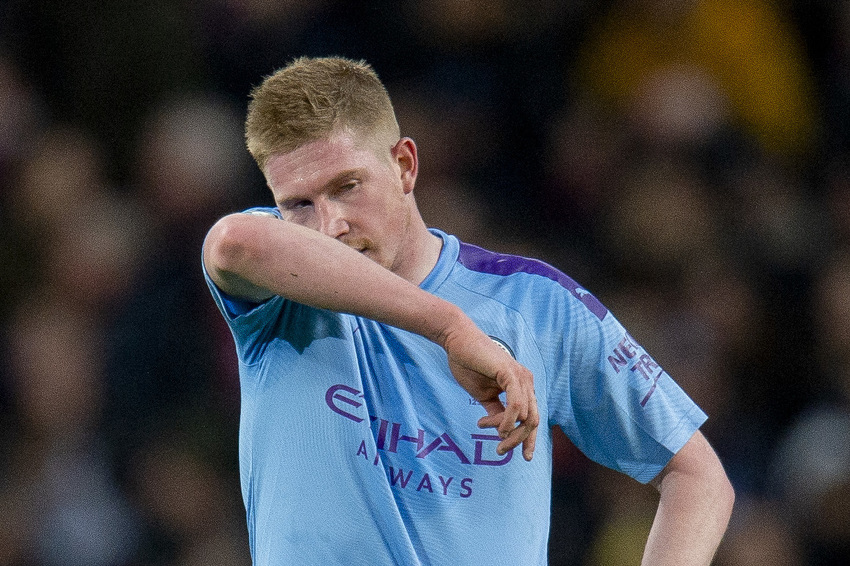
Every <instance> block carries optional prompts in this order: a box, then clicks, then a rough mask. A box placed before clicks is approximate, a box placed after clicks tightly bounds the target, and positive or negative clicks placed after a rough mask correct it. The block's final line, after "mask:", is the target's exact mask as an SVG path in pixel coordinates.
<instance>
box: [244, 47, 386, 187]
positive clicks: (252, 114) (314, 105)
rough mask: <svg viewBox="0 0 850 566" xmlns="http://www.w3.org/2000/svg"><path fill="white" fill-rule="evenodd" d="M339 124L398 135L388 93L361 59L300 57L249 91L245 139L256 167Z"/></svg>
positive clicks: (369, 132) (363, 132) (360, 131)
mask: <svg viewBox="0 0 850 566" xmlns="http://www.w3.org/2000/svg"><path fill="white" fill-rule="evenodd" d="M341 128H346V129H349V130H351V131H352V132H355V133H358V134H361V135H367V136H368V135H388V136H389V135H392V136H394V138H395V139H397V138H398V137H399V128H398V122H397V121H396V116H395V111H394V110H393V106H392V102H391V101H390V97H389V94H388V93H387V90H386V88H385V87H384V85H383V83H382V82H381V80H380V79H379V78H378V75H377V73H375V70H374V69H373V68H372V67H371V66H370V65H369V64H368V63H366V62H365V61H354V60H351V59H345V58H342V57H300V58H298V59H295V60H294V61H292V62H291V63H290V64H288V65H287V66H285V67H283V68H282V69H279V70H278V71H276V72H275V73H273V74H272V75H269V76H267V77H266V78H265V79H264V80H263V82H262V83H261V84H260V85H259V86H258V87H255V88H254V89H253V90H252V91H251V100H250V102H249V104H248V113H247V117H246V120H245V140H246V142H247V145H248V151H250V152H251V155H252V156H253V157H254V160H256V162H257V164H258V165H259V166H260V169H261V170H265V166H266V163H267V161H268V159H269V157H271V156H272V155H274V154H276V153H281V152H289V151H292V150H294V149H297V148H298V147H300V146H302V145H304V144H306V143H309V142H312V141H315V140H318V139H322V138H324V137H327V136H329V135H330V134H332V133H333V132H335V131H337V130H339V129H341Z"/></svg>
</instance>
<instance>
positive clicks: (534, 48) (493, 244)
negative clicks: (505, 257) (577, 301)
mask: <svg viewBox="0 0 850 566" xmlns="http://www.w3.org/2000/svg"><path fill="white" fill-rule="evenodd" d="M299 55H344V56H348V57H353V58H365V59H367V60H368V61H369V62H370V63H372V64H373V66H374V67H375V68H376V70H377V72H378V74H379V75H380V76H381V78H382V79H383V80H384V81H385V83H386V84H387V87H388V89H389V91H390V94H391V96H392V97H393V100H394V103H395V105H396V109H397V113H398V116H399V121H400V125H401V128H402V131H403V134H405V135H410V136H411V137H413V138H414V139H415V140H416V141H417V143H418V146H419V150H420V159H421V171H420V178H419V182H418V185H417V189H416V195H417V201H418V202H419V204H420V208H421V209H422V211H423V214H424V216H425V218H426V222H428V223H429V224H430V225H434V226H437V227H440V228H443V229H446V230H447V231H450V232H453V233H456V234H457V235H458V236H459V237H460V238H461V239H464V240H466V241H469V242H471V243H477V244H479V245H483V246H485V247H489V248H492V249H495V250H498V251H503V252H510V253H518V254H522V255H531V256H536V257H540V258H542V259H544V260H546V261H548V262H550V263H552V264H554V265H556V266H558V267H559V268H561V269H562V270H564V271H565V272H567V273H568V274H570V275H572V276H573V277H574V278H575V279H576V280H578V281H579V282H580V283H581V284H582V285H583V286H585V287H587V288H588V289H590V290H591V291H593V292H594V293H595V294H596V295H597V296H598V297H599V298H600V299H601V300H602V301H603V302H604V303H605V304H606V305H607V306H608V307H609V308H610V309H611V310H612V311H613V312H614V313H615V314H616V315H617V316H618V317H619V318H620V320H621V321H623V323H624V324H625V325H626V326H627V328H629V329H630V331H631V333H632V334H633V336H634V337H635V338H636V339H637V340H638V341H640V342H641V343H643V345H644V346H646V347H647V349H648V350H649V351H650V352H651V353H652V354H653V356H654V358H655V359H656V360H657V361H658V362H659V363H660V364H661V365H662V366H664V367H665V369H666V370H667V371H668V372H669V373H670V374H671V375H672V376H673V377H674V378H675V379H676V380H677V381H678V382H679V383H680V384H682V386H683V387H684V388H685V389H686V390H687V391H688V392H689V393H690V394H691V396H692V397H693V398H694V399H695V400H696V401H697V402H698V403H699V404H700V405H701V406H702V407H703V408H704V410H705V411H706V412H707V413H708V414H709V415H710V419H709V421H708V422H707V423H706V425H705V427H704V429H703V430H704V432H705V434H706V436H707V437H708V438H709V440H710V441H711V442H712V444H713V445H714V446H715V447H716V449H717V451H718V453H719V454H720V456H721V459H722V460H723V462H724V464H725V465H726V467H727V471H728V473H729V475H730V477H731V479H732V481H733V484H734V485H735V488H736V492H737V504H736V510H735V513H734V515H733V518H732V523H731V525H730V529H729V532H728V534H727V536H726V538H725V540H724V542H723V544H722V546H721V548H720V551H719V553H718V557H717V559H716V564H718V565H720V566H767V565H770V566H809V565H812V566H814V565H827V564H828V565H839V564H846V563H850V562H848V558H847V557H848V556H850V3H848V2H842V1H831V0H812V1H802V0H798V1H794V0H608V1H593V0H528V1H525V2H512V1H510V0H393V1H390V0H378V1H375V2H366V3H359V2H343V1H341V0H287V1H275V0H200V1H189V0H152V1H150V2H135V1H133V0H104V1H97V2H95V1H86V0H38V1H35V2H26V1H23V0H3V1H0V190H2V192H0V223H2V231H0V261H2V263H0V266H2V269H0V293H2V297H3V300H2V301H0V340H2V350H0V351H2V355H3V357H2V360H3V363H2V365H0V566H6V565H9V566H36V565H37V566H60V565H62V566H64V565H85V566H166V565H167V566H200V565H245V564H248V563H249V557H248V547H247V532H246V528H245V524H244V523H245V519H244V508H243V507H242V502H241V495H240V491H239V480H238V475H237V452H236V450H237V446H236V440H237V427H238V415H239V390H238V377H237V373H236V359H235V354H234V351H233V346H232V342H231V338H230V335H229V332H228V330H227V327H226V325H225V324H224V322H223V320H222V319H221V317H220V315H219V314H218V312H217V310H216V309H215V306H214V303H213V301H212V299H211V297H210V296H209V294H208V291H207V289H206V286H205V283H204V281H203V277H202V274H201V268H200V249H201V242H202V239H203V236H204V233H205V230H206V229H207V228H208V227H209V225H210V224H211V223H212V222H213V221H214V220H215V219H216V218H217V217H219V216H221V215H222V214H224V213H227V212H231V211H234V210H239V209H241V208H245V207H247V206H251V205H257V204H272V201H271V197H270V195H269V194H267V189H266V188H265V187H264V184H263V179H262V177H261V175H260V174H259V172H258V171H257V170H256V167H255V166H254V165H253V164H252V163H251V162H250V161H249V157H248V154H247V151H246V150H245V149H244V145H243V141H242V140H243V138H242V118H243V114H244V111H245V106H246V103H247V97H248V92H249V91H250V88H251V87H252V86H253V85H255V84H257V83H259V81H260V80H261V79H262V77H263V76H265V75H267V74H269V73H271V72H272V71H273V70H275V69H276V68H278V67H280V66H283V65H284V64H285V63H287V62H288V61H289V60H291V59H292V58H293V57H295V56H299ZM555 437H556V449H557V451H556V461H555V468H554V470H553V474H554V479H555V482H554V494H553V503H552V512H553V522H552V532H551V545H550V546H551V552H550V556H551V564H553V565H555V566H557V565H582V566H619V565H621V564H622V565H625V564H637V563H638V562H639V556H640V552H641V548H642V544H643V541H645V539H646V535H647V533H648V530H649V525H650V523H651V520H652V513H653V509H654V505H655V504H656V502H657V495H656V494H655V492H654V490H653V489H652V488H649V487H647V486H641V485H639V484H637V483H635V482H633V481H631V480H629V479H627V478H624V477H622V476H619V475H618V474H615V473H613V472H610V471H608V470H605V469H602V468H600V467H599V466H597V465H595V464H592V463H590V462H588V461H587V460H586V459H585V458H584V456H582V455H581V454H579V453H578V452H577V451H576V450H575V448H573V447H572V445H571V444H570V443H569V441H568V440H566V438H565V437H564V436H563V435H562V433H560V432H559V431H556V435H555ZM366 552H367V551H366Z"/></svg>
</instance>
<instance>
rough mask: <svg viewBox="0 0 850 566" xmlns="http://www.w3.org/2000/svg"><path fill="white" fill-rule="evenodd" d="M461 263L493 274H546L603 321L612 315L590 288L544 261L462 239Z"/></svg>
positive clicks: (459, 256) (478, 270)
mask: <svg viewBox="0 0 850 566" xmlns="http://www.w3.org/2000/svg"><path fill="white" fill-rule="evenodd" d="M458 262H459V263H460V264H461V265H462V266H464V267H465V268H467V269H469V270H471V271H476V272H478V273H489V274H492V275H512V274H514V273H528V274H530V275H539V276H541V277H546V278H547V279H551V280H552V281H555V282H556V283H558V284H559V285H560V286H561V287H563V288H564V289H566V290H568V291H569V292H570V293H572V294H573V296H574V297H575V298H577V299H578V300H579V301H581V302H582V303H584V306H586V307H587V308H588V310H589V311H590V312H592V313H593V314H594V315H596V317H597V318H598V319H599V320H602V319H604V318H605V315H606V314H608V309H607V308H605V305H603V304H602V303H600V302H599V300H598V299H597V298H596V297H594V296H593V295H591V294H590V292H589V291H588V290H586V289H584V288H583V287H581V286H580V285H579V284H578V283H576V282H575V281H574V280H573V279H572V278H571V277H569V276H567V275H565V274H564V273H562V272H561V271H559V270H558V269H555V268H554V267H552V266H551V265H549V264H547V263H544V262H542V261H540V260H537V259H530V258H526V257H521V256H515V255H507V254H499V253H496V252H491V251H489V250H485V249H482V248H479V247H478V246H473V245H472V244H465V243H463V242H461V243H460V253H459V254H458Z"/></svg>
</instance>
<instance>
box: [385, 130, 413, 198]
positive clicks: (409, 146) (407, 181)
mask: <svg viewBox="0 0 850 566" xmlns="http://www.w3.org/2000/svg"><path fill="white" fill-rule="evenodd" d="M392 156H393V160H394V162H395V163H397V164H398V166H399V169H400V171H401V183H402V186H403V187H404V194H409V193H410V192H411V191H413V185H415V184H416V175H417V174H418V173H419V155H418V153H417V150H416V142H414V141H413V140H412V139H410V138H401V139H400V140H398V143H396V144H395V145H394V146H393V148H392Z"/></svg>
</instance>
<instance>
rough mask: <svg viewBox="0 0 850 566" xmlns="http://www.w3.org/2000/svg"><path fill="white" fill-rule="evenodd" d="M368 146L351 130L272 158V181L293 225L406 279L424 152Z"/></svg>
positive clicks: (405, 146)
mask: <svg viewBox="0 0 850 566" xmlns="http://www.w3.org/2000/svg"><path fill="white" fill-rule="evenodd" d="M377 145H378V144H376V143H372V144H367V143H365V142H364V141H362V140H361V139H359V138H358V137H357V136H355V135H353V134H351V133H348V132H337V133H334V134H332V135H331V136H329V137H328V138H326V139H322V140H317V141H314V142H310V143H308V144H305V145H303V146H301V147H299V148H297V149H295V150H293V151H291V152H288V153H281V154H276V155H274V156H272V157H271V158H270V159H269V161H268V162H267V164H266V169H265V176H266V180H267V182H268V184H269V187H270V188H271V190H272V194H273V195H274V198H275V202H276V203H277V206H278V208H279V210H280V212H281V214H282V215H283V218H284V219H285V220H287V221H289V222H294V223H296V224H300V225H302V226H306V227H308V228H311V229H313V230H317V231H319V232H321V233H323V234H325V235H326V236H330V237H332V238H335V239H337V240H339V241H341V242H342V243H344V244H346V245H347V246H349V247H351V248H353V249H355V250H357V251H359V252H360V253H362V254H364V255H365V256H367V257H369V258H370V259H372V260H374V261H376V262H378V263H379V264H381V265H382V266H384V267H386V268H387V269H389V270H391V271H393V272H396V273H402V272H403V271H404V269H405V259H406V258H405V254H404V253H403V250H404V249H405V245H406V244H407V243H408V240H409V238H410V237H411V234H410V226H411V217H412V216H411V215H412V211H413V210H414V208H413V207H414V204H413V195H412V190H413V184H414V181H415V178H416V146H415V145H414V144H413V141H412V140H410V139H409V138H402V139H401V140H399V141H398V142H397V143H396V144H395V145H394V146H392V147H389V144H387V147H386V148H379V147H377Z"/></svg>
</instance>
